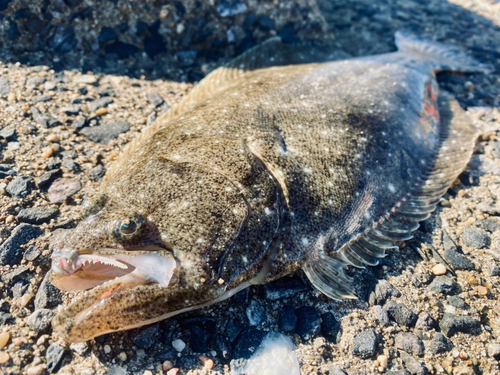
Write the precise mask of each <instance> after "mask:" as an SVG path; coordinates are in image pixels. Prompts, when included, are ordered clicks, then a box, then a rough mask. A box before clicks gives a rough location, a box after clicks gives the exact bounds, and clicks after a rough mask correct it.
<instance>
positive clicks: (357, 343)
mask: <svg viewBox="0 0 500 375" xmlns="http://www.w3.org/2000/svg"><path fill="white" fill-rule="evenodd" d="M379 341H380V338H379V336H378V335H377V334H376V333H375V330H373V329H371V328H370V329H366V330H364V331H363V332H361V333H359V334H357V335H356V336H355V337H354V342H353V344H352V353H353V354H354V355H355V356H356V357H360V358H363V359H368V358H371V357H373V356H374V355H375V353H376V352H377V346H378V342H379Z"/></svg>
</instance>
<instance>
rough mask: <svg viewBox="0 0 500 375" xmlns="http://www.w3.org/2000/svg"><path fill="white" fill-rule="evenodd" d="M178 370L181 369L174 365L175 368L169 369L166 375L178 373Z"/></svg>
mask: <svg viewBox="0 0 500 375" xmlns="http://www.w3.org/2000/svg"><path fill="white" fill-rule="evenodd" d="M178 372H179V369H178V368H177V367H174V368H173V369H170V370H168V371H167V374H166V375H177V373H178Z"/></svg>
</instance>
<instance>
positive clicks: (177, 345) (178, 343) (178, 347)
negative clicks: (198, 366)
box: [172, 339, 186, 352]
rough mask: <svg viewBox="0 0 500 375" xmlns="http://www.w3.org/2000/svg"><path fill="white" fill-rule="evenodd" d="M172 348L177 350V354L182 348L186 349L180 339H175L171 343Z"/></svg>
mask: <svg viewBox="0 0 500 375" xmlns="http://www.w3.org/2000/svg"><path fill="white" fill-rule="evenodd" d="M172 347H173V348H174V349H175V350H177V351H178V352H182V351H183V350H184V348H185V347H186V343H185V342H184V341H182V340H181V339H177V340H174V341H172Z"/></svg>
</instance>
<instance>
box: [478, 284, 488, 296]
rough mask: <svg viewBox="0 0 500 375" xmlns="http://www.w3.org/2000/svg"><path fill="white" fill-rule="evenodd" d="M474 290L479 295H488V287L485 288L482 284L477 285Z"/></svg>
mask: <svg viewBox="0 0 500 375" xmlns="http://www.w3.org/2000/svg"><path fill="white" fill-rule="evenodd" d="M476 290H477V293H478V294H479V295H481V296H486V295H488V288H486V287H484V286H482V285H480V286H478V287H477V289H476Z"/></svg>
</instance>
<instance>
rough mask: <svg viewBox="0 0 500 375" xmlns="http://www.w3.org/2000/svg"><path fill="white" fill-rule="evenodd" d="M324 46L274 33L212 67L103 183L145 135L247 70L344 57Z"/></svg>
mask: <svg viewBox="0 0 500 375" xmlns="http://www.w3.org/2000/svg"><path fill="white" fill-rule="evenodd" d="M327 50H328V49H325V48H320V47H315V46H312V45H289V44H284V43H283V42H282V41H281V38H280V37H273V38H270V39H268V40H266V41H265V42H263V43H261V44H259V45H257V46H255V47H253V48H251V49H249V50H248V51H246V52H244V53H243V54H241V55H240V56H238V57H236V58H235V59H234V60H232V61H231V62H229V63H228V64H226V65H224V66H221V67H220V68H217V69H215V70H213V71H212V72H211V73H209V74H208V75H207V76H206V77H205V78H203V79H202V80H201V81H200V82H199V83H198V84H197V85H196V86H195V87H194V88H193V89H192V90H191V92H190V93H189V94H188V95H186V96H185V97H184V98H183V99H181V101H180V102H179V103H177V104H175V105H173V106H172V108H170V110H169V111H168V112H167V113H165V114H164V115H162V116H160V117H159V118H158V119H157V120H156V121H155V122H154V123H153V124H152V125H151V126H149V127H147V128H145V129H143V132H142V133H141V134H139V135H138V136H137V137H136V138H135V139H134V140H133V141H132V142H130V143H129V144H128V145H127V146H126V147H125V148H124V150H123V152H122V153H121V154H120V156H119V157H118V158H117V160H116V161H115V162H114V163H113V164H112V165H111V166H110V168H109V169H108V171H107V173H106V176H105V177H104V180H103V185H105V184H106V183H107V181H109V179H110V178H111V176H112V175H113V174H114V173H115V171H116V170H118V169H119V167H120V165H121V163H122V162H123V160H124V159H126V158H127V156H128V155H129V154H130V153H131V152H132V151H133V150H135V149H136V148H137V146H138V145H139V144H140V143H142V142H143V140H144V139H147V138H149V136H150V135H151V134H154V133H156V132H157V131H158V130H159V129H161V128H162V127H163V126H165V124H166V123H168V122H169V121H170V120H172V119H173V118H175V117H177V116H179V115H180V114H182V113H185V112H187V111H189V110H190V109H192V108H194V107H195V106H196V105H198V104H200V103H202V102H204V101H206V100H207V99H209V98H210V97H213V96H214V95H216V94H217V93H220V92H222V91H224V90H226V89H227V88H229V87H232V86H234V85H236V84H238V81H239V79H241V78H243V77H245V73H246V72H248V71H252V70H256V69H263V68H269V67H272V66H282V65H292V64H306V63H311V62H321V61H327V60H334V59H338V58H341V57H345V56H343V55H340V56H339V55H338V54H329V53H326V52H325V51H327Z"/></svg>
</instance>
